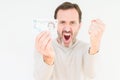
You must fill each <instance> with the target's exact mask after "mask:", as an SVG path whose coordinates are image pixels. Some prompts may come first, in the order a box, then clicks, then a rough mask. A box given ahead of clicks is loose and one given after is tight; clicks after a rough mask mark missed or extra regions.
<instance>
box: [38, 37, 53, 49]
mask: <svg viewBox="0 0 120 80" xmlns="http://www.w3.org/2000/svg"><path fill="white" fill-rule="evenodd" d="M50 39H51V37H50V36H49V35H48V36H47V37H46V38H45V40H44V42H42V43H41V46H40V47H41V48H42V49H43V50H46V47H47V44H48V42H49V40H50Z"/></svg>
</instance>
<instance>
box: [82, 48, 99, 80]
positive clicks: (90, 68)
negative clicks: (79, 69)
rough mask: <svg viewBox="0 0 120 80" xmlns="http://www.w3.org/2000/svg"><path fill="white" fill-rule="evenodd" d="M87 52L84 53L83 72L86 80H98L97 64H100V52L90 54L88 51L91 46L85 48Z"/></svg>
mask: <svg viewBox="0 0 120 80" xmlns="http://www.w3.org/2000/svg"><path fill="white" fill-rule="evenodd" d="M85 49H86V50H85V53H84V54H83V73H84V80H96V76H97V69H98V67H97V64H99V60H100V55H99V54H100V53H96V54H94V55H90V54H89V53H88V50H89V46H88V47H87V48H85Z"/></svg>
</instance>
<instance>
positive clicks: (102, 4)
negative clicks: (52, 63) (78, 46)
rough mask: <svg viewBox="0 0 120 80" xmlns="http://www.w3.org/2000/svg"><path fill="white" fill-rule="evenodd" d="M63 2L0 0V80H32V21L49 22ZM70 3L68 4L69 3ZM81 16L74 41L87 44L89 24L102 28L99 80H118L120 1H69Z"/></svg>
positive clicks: (119, 71) (119, 63)
mask: <svg viewBox="0 0 120 80" xmlns="http://www.w3.org/2000/svg"><path fill="white" fill-rule="evenodd" d="M64 1H65V0H59V1H58V0H51V1H50V0H0V80H33V64H34V61H33V49H34V36H33V19H44V18H45V19H46V18H48V19H49V18H53V14H54V10H55V8H56V7H57V6H58V5H59V4H61V3H62V2H64ZM69 1H72V0H69ZM72 2H76V3H78V4H79V6H80V7H81V10H82V12H83V15H82V16H83V17H82V27H81V30H80V33H79V35H78V38H79V39H81V40H84V41H86V42H89V36H88V33H87V31H88V28H89V24H90V20H91V19H94V18H100V19H101V20H103V22H104V23H105V24H106V30H105V33H104V36H103V38H102V42H101V57H102V59H101V65H100V67H102V69H101V70H100V71H101V74H102V75H101V76H102V77H99V79H100V78H101V80H120V62H119V61H120V56H119V54H120V48H119V46H120V42H119V41H120V38H119V37H120V36H119V34H120V28H119V27H120V21H119V19H120V9H119V8H120V4H119V3H120V1H119V0H73V1H72Z"/></svg>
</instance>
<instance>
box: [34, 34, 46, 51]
mask: <svg viewBox="0 0 120 80" xmlns="http://www.w3.org/2000/svg"><path fill="white" fill-rule="evenodd" d="M43 34H44V32H41V33H39V34H38V35H37V37H36V39H35V47H36V49H37V50H39V39H40V38H41V37H42V36H43Z"/></svg>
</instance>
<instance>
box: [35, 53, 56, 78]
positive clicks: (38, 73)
mask: <svg viewBox="0 0 120 80" xmlns="http://www.w3.org/2000/svg"><path fill="white" fill-rule="evenodd" d="M34 62H35V63H34V78H35V80H50V78H51V77H52V74H53V69H54V64H52V65H49V64H47V63H45V62H44V59H43V57H42V55H40V53H38V52H37V51H35V52H34Z"/></svg>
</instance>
